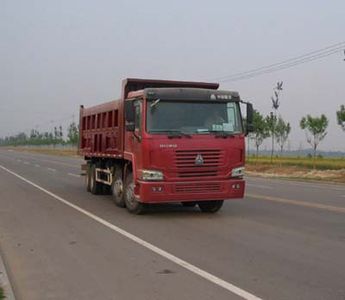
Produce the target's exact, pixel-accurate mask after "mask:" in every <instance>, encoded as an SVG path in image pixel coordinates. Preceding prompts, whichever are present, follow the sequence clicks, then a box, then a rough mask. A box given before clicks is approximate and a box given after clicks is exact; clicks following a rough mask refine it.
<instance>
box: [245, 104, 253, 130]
mask: <svg viewBox="0 0 345 300" xmlns="http://www.w3.org/2000/svg"><path fill="white" fill-rule="evenodd" d="M253 116H254V109H253V104H251V103H249V102H248V103H247V119H246V120H247V122H246V135H248V133H249V132H253V131H254V125H253Z"/></svg>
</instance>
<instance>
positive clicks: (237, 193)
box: [135, 179, 245, 203]
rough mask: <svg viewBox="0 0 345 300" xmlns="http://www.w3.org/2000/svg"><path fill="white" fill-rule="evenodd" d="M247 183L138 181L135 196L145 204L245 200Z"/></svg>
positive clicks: (236, 180)
mask: <svg viewBox="0 0 345 300" xmlns="http://www.w3.org/2000/svg"><path fill="white" fill-rule="evenodd" d="M244 188H245V181H244V180H243V179H229V180H221V181H187V182H186V181H184V182H159V181H157V182H148V181H140V180H139V181H137V183H136V187H135V194H136V196H137V197H138V198H139V201H140V202H143V203H167V202H186V201H206V200H226V199H233V198H243V195H244Z"/></svg>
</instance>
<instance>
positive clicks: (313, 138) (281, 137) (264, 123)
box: [249, 81, 345, 161]
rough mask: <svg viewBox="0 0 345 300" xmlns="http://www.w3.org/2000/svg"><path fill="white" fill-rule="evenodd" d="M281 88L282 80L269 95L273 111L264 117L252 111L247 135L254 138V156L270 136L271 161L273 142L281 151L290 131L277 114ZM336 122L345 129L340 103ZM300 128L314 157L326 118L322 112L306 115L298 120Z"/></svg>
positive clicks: (323, 135) (324, 133) (322, 137)
mask: <svg viewBox="0 0 345 300" xmlns="http://www.w3.org/2000/svg"><path fill="white" fill-rule="evenodd" d="M282 90H283V82H282V81H280V82H277V84H276V86H275V87H274V89H273V96H272V97H271V101H272V109H273V111H272V112H271V113H270V114H269V115H267V116H266V117H265V116H263V115H261V114H260V113H259V112H258V111H254V120H253V122H254V132H252V133H251V134H250V135H249V138H250V139H252V140H254V143H255V146H256V156H258V153H259V147H260V146H261V144H262V143H263V141H264V140H265V139H267V138H268V137H271V141H272V148H271V161H272V158H273V154H274V144H275V142H277V144H278V145H279V147H280V152H281V153H282V152H283V149H284V146H285V144H286V142H287V140H288V137H289V134H290V132H291V126H290V123H288V122H286V121H284V119H283V118H282V116H281V115H279V117H278V116H277V115H278V109H279V106H280V94H281V92H282ZM336 116H337V122H338V124H339V125H340V126H341V128H342V129H343V130H344V131H345V106H344V105H341V106H340V108H339V110H338V111H337V112H336ZM299 125H300V128H301V129H302V130H304V131H305V133H306V138H307V142H308V144H310V145H311V147H312V149H313V157H314V159H315V156H316V150H317V147H318V145H319V143H320V142H321V141H322V140H323V139H324V138H325V136H326V135H327V132H326V130H327V127H328V119H327V117H326V116H325V115H324V114H322V115H321V116H320V117H317V116H315V117H313V116H311V115H307V116H305V117H303V118H302V119H301V120H300V124H299Z"/></svg>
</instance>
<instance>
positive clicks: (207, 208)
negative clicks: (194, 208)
mask: <svg viewBox="0 0 345 300" xmlns="http://www.w3.org/2000/svg"><path fill="white" fill-rule="evenodd" d="M223 202H224V200H214V201H200V202H198V205H199V208H200V210H201V211H202V212H204V213H215V212H217V211H218V210H220V209H221V207H222V206H223Z"/></svg>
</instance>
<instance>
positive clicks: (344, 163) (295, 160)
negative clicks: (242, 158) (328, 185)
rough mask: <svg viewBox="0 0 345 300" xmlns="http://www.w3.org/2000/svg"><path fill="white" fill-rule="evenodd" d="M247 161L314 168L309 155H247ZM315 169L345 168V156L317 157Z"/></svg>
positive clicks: (250, 163) (250, 162) (267, 164)
mask: <svg viewBox="0 0 345 300" xmlns="http://www.w3.org/2000/svg"><path fill="white" fill-rule="evenodd" d="M246 162H247V163H248V164H249V165H253V166H255V165H266V166H275V167H284V166H291V167H299V168H301V169H313V164H314V163H313V159H312V158H308V157H273V162H272V163H271V157H269V156H259V157H258V158H256V157H252V156H250V157H247V159H246ZM315 169H317V170H340V169H345V158H320V157H317V158H315Z"/></svg>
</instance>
